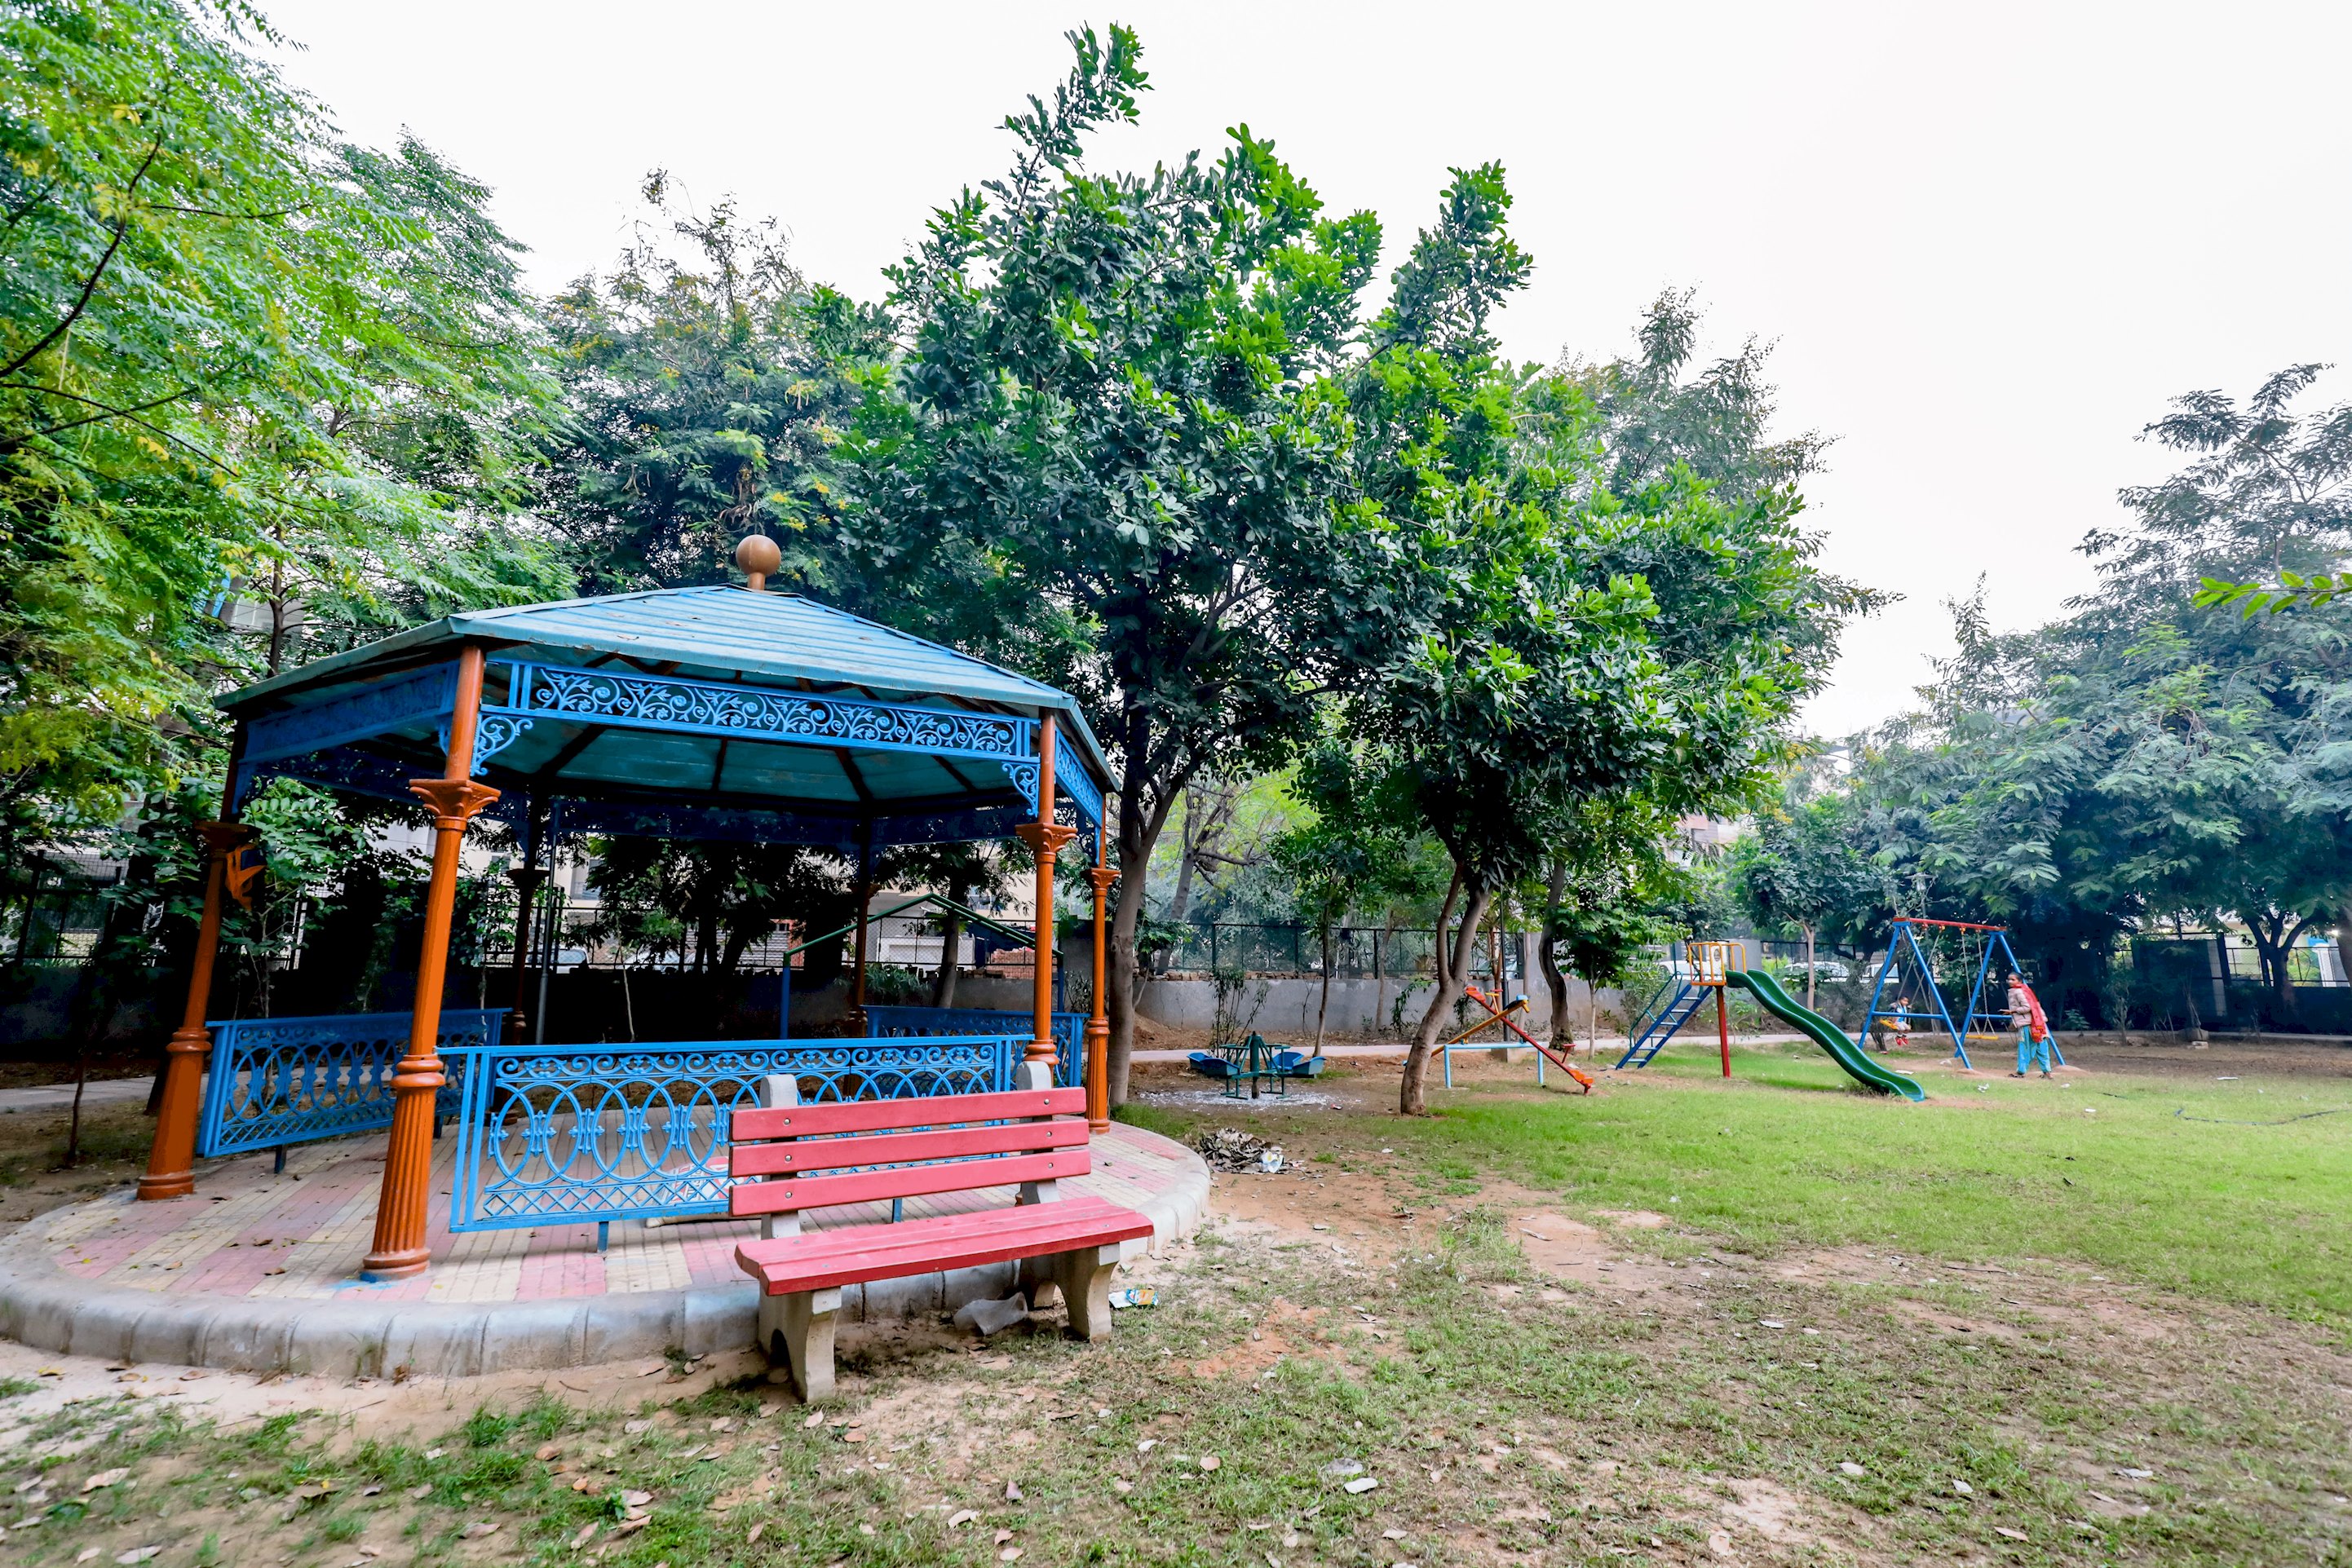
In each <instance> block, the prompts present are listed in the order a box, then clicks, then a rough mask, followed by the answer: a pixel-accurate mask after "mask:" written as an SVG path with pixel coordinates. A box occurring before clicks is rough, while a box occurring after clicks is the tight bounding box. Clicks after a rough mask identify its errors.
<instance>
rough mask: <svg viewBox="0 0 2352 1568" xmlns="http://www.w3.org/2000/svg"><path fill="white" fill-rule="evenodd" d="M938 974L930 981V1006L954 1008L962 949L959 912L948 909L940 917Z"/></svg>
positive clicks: (961, 926) (961, 929)
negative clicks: (957, 959)
mask: <svg viewBox="0 0 2352 1568" xmlns="http://www.w3.org/2000/svg"><path fill="white" fill-rule="evenodd" d="M957 902H958V903H961V902H962V900H961V899H959V900H957ZM962 947H963V912H962V911H961V910H958V909H950V910H949V911H948V912H947V913H946V914H945V915H942V916H941V917H940V972H939V973H938V975H936V976H935V977H933V978H932V980H931V1006H933V1007H935V1008H951V1007H953V1006H955V992H956V971H957V970H958V969H959V968H960V967H961V966H960V965H959V964H958V963H957V962H956V957H957V955H958V954H959V953H960V952H961V950H962Z"/></svg>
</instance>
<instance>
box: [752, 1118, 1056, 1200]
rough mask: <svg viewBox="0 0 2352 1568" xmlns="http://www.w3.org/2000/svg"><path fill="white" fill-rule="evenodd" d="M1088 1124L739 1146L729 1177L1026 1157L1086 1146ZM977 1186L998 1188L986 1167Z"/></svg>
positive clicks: (1012, 1124) (1033, 1124)
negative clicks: (1047, 1151)
mask: <svg viewBox="0 0 2352 1568" xmlns="http://www.w3.org/2000/svg"><path fill="white" fill-rule="evenodd" d="M1086 1142H1087V1124H1086V1123H1085V1122H1084V1121H1082V1120H1080V1119H1079V1118H1077V1117H1075V1116H1059V1117H1055V1119H1054V1120H1052V1121H1050V1122H1006V1123H1003V1124H998V1125H996V1126H992V1127H947V1128H941V1129H938V1130H935V1131H932V1132H927V1133H869V1134H866V1135H865V1136H863V1137H848V1138H792V1139H787V1140H783V1141H780V1142H777V1143H772V1144H736V1145H731V1146H730V1148H729V1149H728V1151H727V1174H728V1175H729V1176H733V1177H735V1178H737V1179H738V1180H740V1179H741V1178H743V1177H745V1176H798V1175H801V1174H803V1173H805V1172H808V1171H825V1170H841V1169H843V1168H845V1167H847V1166H894V1165H905V1164H907V1163H908V1162H910V1161H914V1160H978V1159H980V1158H981V1157H982V1156H983V1155H1025V1154H1029V1153H1031V1152H1033V1151H1038V1150H1045V1149H1076V1148H1083V1147H1085V1145H1086ZM972 1175H973V1176H975V1177H977V1178H979V1179H977V1180H975V1181H974V1182H973V1183H972V1184H971V1185H973V1186H994V1185H996V1184H995V1182H994V1180H993V1179H992V1178H991V1177H990V1176H989V1173H988V1172H987V1171H986V1170H984V1169H976V1170H974V1171H973V1172H972Z"/></svg>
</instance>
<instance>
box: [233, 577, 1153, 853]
mask: <svg viewBox="0 0 2352 1568" xmlns="http://www.w3.org/2000/svg"><path fill="white" fill-rule="evenodd" d="M466 645H473V646H477V647H479V648H481V649H482V650H483V651H484V653H485V656H486V659H487V661H488V664H487V670H486V675H485V681H484V689H483V704H482V710H481V721H480V725H479V733H478V737H477V739H476V743H475V752H474V772H475V773H476V775H477V776H478V777H480V778H482V779H485V780H486V781H487V782H488V783H491V784H493V785H496V786H497V787H498V788H499V789H500V790H501V791H502V792H504V794H505V795H507V796H508V797H509V799H506V800H502V801H501V802H500V808H499V814H501V815H507V816H509V819H510V820H513V815H514V813H515V812H516V811H518V810H527V809H528V803H530V802H534V801H537V802H547V801H561V802H562V822H563V824H564V826H565V828H566V830H567V831H606V832H646V833H656V834H659V835H661V836H665V837H682V838H694V837H721V838H751V839H761V840H767V841H781V842H803V843H818V844H824V845H828V846H837V847H843V848H849V847H853V846H856V845H857V844H860V843H864V844H866V845H868V846H873V845H884V844H889V843H899V842H919V841H952V840H957V839H976V838H993V837H999V836H1002V835H1003V833H1005V832H1009V831H1010V830H1011V828H1012V826H1013V824H1014V823H1016V822H1017V821H1022V820H1024V818H1025V813H1026V812H1029V811H1034V796H1035V789H1036V772H1037V768H1036V758H1037V744H1036V741H1037V733H1038V721H1039V720H1040V719H1042V718H1044V717H1045V716H1048V715H1051V716H1054V717H1055V721H1056V727H1057V731H1058V734H1059V737H1060V739H1061V744H1060V746H1059V747H1057V748H1056V750H1057V759H1056V764H1055V771H1056V773H1057V775H1058V776H1059V777H1060V779H1061V782H1062V794H1063V795H1064V797H1065V799H1066V801H1067V802H1068V803H1070V804H1071V805H1073V806H1075V808H1076V816H1077V817H1078V819H1079V820H1080V821H1082V822H1083V823H1085V824H1088V825H1097V826H1098V825H1099V821H1100V816H1101V810H1102V800H1101V798H1102V793H1103V790H1104V789H1106V788H1107V787H1108V782H1109V770H1108V767H1107V766H1106V765H1105V763H1104V761H1103V757H1102V751H1101V748H1100V747H1098V746H1097V743H1096V741H1095V738H1094V736H1093V734H1092V732H1091V731H1090V730H1089V729H1088V728H1087V723H1086V719H1085V717H1084V716H1083V715H1082V714H1080V712H1079V711H1078V708H1077V705H1076V702H1075V701H1074V700H1073V699H1072V698H1071V697H1070V696H1069V695H1067V694H1066V693H1064V692H1060V691H1057V690H1055V688H1053V687H1051V686H1048V685H1043V684H1042V683H1040V682H1037V681H1033V680H1030V679H1029V678H1027V677H1026V676H1024V675H1019V674H1014V673H1013V672H1012V671H1010V670H1006V669H1003V668H1001V667H999V666H997V665H995V664H989V663H987V662H986V661H985V660H982V659H975V658H972V657H971V656H970V655H969V654H965V653H958V652H957V651H955V650H954V649H952V648H948V647H943V646H941V645H940V644H939V643H929V642H926V641H924V640H923V639H921V638H919V637H915V636H911V635H909V634H908V633H906V632H898V631H894V630H892V629H891V628H889V627H887V626H882V625H879V624H877V623H876V622H871V621H866V620H864V619H861V618H860V617H858V616H855V615H850V614H847V613H845V612H842V611H839V610H835V609H833V608H831V607H830V606H827V605H824V604H820V603H817V602H816V601H814V600H810V599H806V598H803V597H801V596H799V595H797V594H788V593H765V592H755V591H748V590H745V589H741V588H732V587H707V588H677V589H663V590H656V591H649V592H643V593H624V594H614V595H611V596H608V597H604V598H598V599H575V600H566V601H560V602H556V603H551V604H531V605H522V606H518V607H513V608H509V609H501V610H483V611H470V612H464V613H461V614H457V615H451V616H446V617H444V618H443V619H441V620H439V621H436V622H432V623H430V624H428V625H425V626H419V627H415V628H413V629H411V630H409V631H406V632H401V633H399V634H398V635H396V636H393V637H389V638H386V639H384V640H383V641H382V642H380V643H372V644H370V645H369V646H367V647H364V648H358V649H354V650H352V652H350V653H341V654H338V655H336V656H335V657H333V658H329V659H321V660H320V661H318V662H316V663H314V664H306V665H303V666H302V667H301V668H299V669H297V670H292V671H289V672H288V673H287V674H282V675H278V676H277V677H275V678H274V679H271V680H268V681H264V682H261V683H259V684H258V685H251V686H247V687H245V688H243V689H242V690H239V691H236V692H233V693H231V694H229V695H227V696H226V697H223V698H222V699H221V700H220V706H221V707H222V708H223V709H224V710H225V711H226V712H227V713H228V714H230V715H231V716H234V717H236V719H238V720H239V721H240V722H241V724H242V727H243V728H244V732H245V735H244V740H243V743H242V744H243V750H242V752H241V753H240V777H239V792H240V793H242V791H243V789H245V788H247V787H249V785H250V784H251V783H252V782H253V781H254V780H256V779H259V778H262V777H266V776H268V775H272V774H290V775H294V776H297V777H302V778H308V779H313V780H315V781H317V782H320V783H323V784H328V785H331V786H335V787H339V788H343V789H357V790H361V791H362V792H366V793H373V794H379V795H384V796H387V797H394V798H401V799H405V798H406V780H407V779H409V778H412V777H415V776H417V774H418V773H419V772H420V771H428V772H433V773H437V772H439V771H440V768H441V763H442V748H443V746H444V745H445V741H444V738H443V737H445V736H446V725H447V716H448V714H449V712H450V709H451V706H452V705H453V703H454V700H455V692H456V670H457V664H456V655H457V650H458V649H459V648H460V647H462V646H466Z"/></svg>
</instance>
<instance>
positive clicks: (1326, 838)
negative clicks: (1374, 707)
mask: <svg viewBox="0 0 2352 1568" xmlns="http://www.w3.org/2000/svg"><path fill="white" fill-rule="evenodd" d="M1367 760H1368V759H1367V758H1366V757H1365V756H1364V755H1363V754H1362V753H1361V751H1360V748H1359V747H1355V746H1353V745H1351V744H1350V743H1349V741H1348V739H1347V738H1346V737H1344V736H1342V735H1339V734H1333V733H1327V734H1326V735H1325V736H1324V737H1322V738H1321V739H1320V740H1319V741H1318V743H1317V745H1316V746H1315V747H1313V748H1312V749H1310V750H1309V751H1308V752H1307V755H1306V756H1305V757H1304V758H1301V759H1300V761H1299V765H1298V771H1297V779H1295V780H1294V781H1293V783H1292V786H1291V789H1292V793H1293V794H1294V795H1296V796H1297V798H1298V799H1299V800H1301V801H1302V802H1304V803H1305V804H1306V805H1307V806H1308V807H1309V808H1310V809H1311V810H1313V811H1314V813H1315V819H1314V821H1311V822H1308V823H1305V824H1303V825H1301V826H1298V827H1295V828H1292V829H1289V830H1287V831H1285V832H1284V833H1283V834H1282V835H1281V837H1279V838H1278V839H1276V841H1275V844H1274V862H1275V864H1276V866H1277V867H1279V868H1280V869H1281V870H1282V871H1283V872H1285V873H1287V874H1288V875H1289V877H1290V879H1291V882H1292V884H1293V887H1294V893H1293V897H1294V899H1295V900H1296V902H1297V911H1298V913H1299V915H1302V916H1304V917H1305V918H1306V920H1307V922H1308V923H1309V924H1311V925H1313V926H1314V927H1315V936H1316V941H1317V944H1318V946H1319V947H1320V949H1321V953H1322V964H1321V975H1322V981H1323V984H1322V990H1321V994H1320V996H1319V997H1318V998H1317V1000H1316V1005H1315V1051H1314V1054H1316V1055H1317V1056H1320V1055H1322V1054H1323V1028H1324V1023H1325V1020H1326V1019H1328V1017H1329V1015H1330V1011H1331V970H1332V953H1331V936H1332V932H1333V929H1334V928H1335V927H1336V926H1337V925H1339V922H1341V921H1342V920H1345V919H1346V918H1348V916H1349V915H1350V914H1352V913H1354V912H1355V911H1357V910H1359V909H1362V908H1364V907H1366V906H1368V905H1370V904H1376V903H1385V902H1387V901H1388V900H1389V899H1391V898H1394V897H1398V896H1402V895H1403V894H1410V893H1412V892H1413V891H1415V890H1416V887H1417V885H1418V879H1417V877H1416V876H1415V874H1414V873H1415V872H1416V870H1417V869H1418V864H1417V862H1416V861H1415V859H1414V857H1413V854H1412V841H1411V838H1410V836H1409V835H1408V833H1407V832H1406V831H1404V827H1403V825H1404V824H1405V823H1406V822H1408V821H1410V820H1411V819H1410V814H1409V812H1408V811H1407V810H1404V809H1403V806H1404V803H1403V802H1402V800H1398V799H1397V798H1396V795H1397V786H1398V784H1399V782H1400V780H1399V779H1398V778H1397V777H1396V775H1395V774H1393V773H1389V774H1386V775H1383V774H1381V772H1380V771H1378V770H1377V769H1375V768H1369V767H1367V765H1366V764H1367Z"/></svg>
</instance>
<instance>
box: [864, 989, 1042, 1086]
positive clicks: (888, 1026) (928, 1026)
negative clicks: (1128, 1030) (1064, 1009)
mask: <svg viewBox="0 0 2352 1568" xmlns="http://www.w3.org/2000/svg"><path fill="white" fill-rule="evenodd" d="M1036 1028H1037V1015H1036V1014H1035V1013H1032V1012H1014V1011H1013V1010H1012V1009H1009V1008H906V1007H891V1008H877V1007H868V1008H867V1009H866V1038H867V1039H869V1040H921V1039H924V1038H925V1037H927V1036H929V1035H935V1034H998V1033H1004V1032H1011V1033H1013V1034H1016V1035H1017V1036H1018V1037H1019V1038H1020V1039H1021V1040H1024V1041H1026V1040H1030V1039H1031V1038H1033V1037H1034V1033H1035V1031H1036ZM1086 1039H1087V1015H1086V1014H1084V1013H1055V1015H1054V1082H1056V1083H1059V1084H1061V1085H1063V1086H1064V1087H1066V1088H1067V1087H1073V1086H1076V1085H1078V1084H1082V1083H1084V1082H1086V1067H1087V1052H1086ZM1016 1060H1017V1059H1016Z"/></svg>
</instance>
